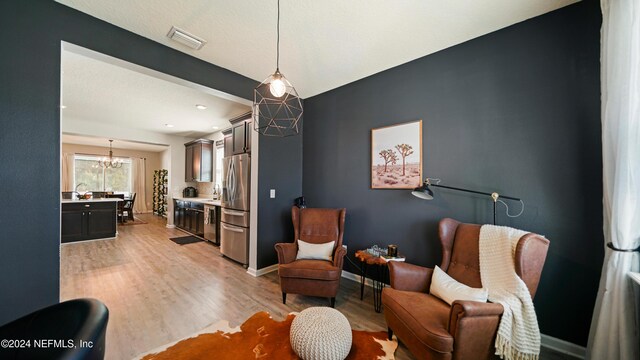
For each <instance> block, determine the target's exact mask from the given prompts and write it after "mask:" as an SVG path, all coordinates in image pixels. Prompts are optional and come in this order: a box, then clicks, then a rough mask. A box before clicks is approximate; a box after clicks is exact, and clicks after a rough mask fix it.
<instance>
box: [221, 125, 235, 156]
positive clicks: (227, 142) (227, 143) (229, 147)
mask: <svg viewBox="0 0 640 360" xmlns="http://www.w3.org/2000/svg"><path fill="white" fill-rule="evenodd" d="M222 135H224V156H225V157H227V156H231V155H233V136H231V128H229V129H226V130H224V131H222Z"/></svg>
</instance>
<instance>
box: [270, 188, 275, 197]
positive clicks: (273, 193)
mask: <svg viewBox="0 0 640 360" xmlns="http://www.w3.org/2000/svg"><path fill="white" fill-rule="evenodd" d="M269 197H270V198H272V199H275V198H276V189H271V190H270V191H269Z"/></svg>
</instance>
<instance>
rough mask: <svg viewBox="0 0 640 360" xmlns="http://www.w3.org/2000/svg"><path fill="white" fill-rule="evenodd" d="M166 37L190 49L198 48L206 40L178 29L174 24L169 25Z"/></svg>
mask: <svg viewBox="0 0 640 360" xmlns="http://www.w3.org/2000/svg"><path fill="white" fill-rule="evenodd" d="M167 37H168V38H169V39H171V40H173V41H176V42H179V43H180V44H182V45H186V46H188V47H190V48H192V49H195V50H199V49H200V48H201V47H203V46H204V44H206V43H207V41H206V40H204V39H201V38H199V37H197V36H194V35H191V34H189V33H188V32H186V31H184V30H182V29H179V28H177V27H175V26H172V27H171V30H169V33H168V34H167Z"/></svg>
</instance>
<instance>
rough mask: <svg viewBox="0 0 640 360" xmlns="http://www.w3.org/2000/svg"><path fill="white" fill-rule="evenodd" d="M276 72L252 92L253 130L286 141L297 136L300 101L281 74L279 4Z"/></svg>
mask: <svg viewBox="0 0 640 360" xmlns="http://www.w3.org/2000/svg"><path fill="white" fill-rule="evenodd" d="M276 47H277V55H276V71H275V73H273V74H271V75H269V77H268V78H266V79H265V80H264V81H263V82H262V83H261V84H260V85H258V86H257V87H256V88H255V89H254V90H253V124H254V126H253V128H254V130H255V131H257V132H259V133H260V134H262V135H266V136H277V137H285V136H291V135H297V134H299V133H300V127H299V125H300V124H299V122H300V119H301V118H302V101H301V100H300V97H299V96H298V92H297V91H296V89H295V88H294V87H293V85H291V83H290V82H289V80H287V78H285V77H284V75H283V74H282V73H281V72H280V0H278V27H277V44H276Z"/></svg>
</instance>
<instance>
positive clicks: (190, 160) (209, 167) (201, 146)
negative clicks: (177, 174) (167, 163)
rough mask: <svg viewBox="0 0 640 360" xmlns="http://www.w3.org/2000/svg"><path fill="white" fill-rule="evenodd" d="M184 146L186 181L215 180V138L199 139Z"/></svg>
mask: <svg viewBox="0 0 640 360" xmlns="http://www.w3.org/2000/svg"><path fill="white" fill-rule="evenodd" d="M184 146H185V161H184V164H185V168H184V181H186V182H193V181H198V182H210V181H213V148H214V146H213V140H207V139H198V140H194V141H191V142H188V143H186V144H184Z"/></svg>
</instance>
